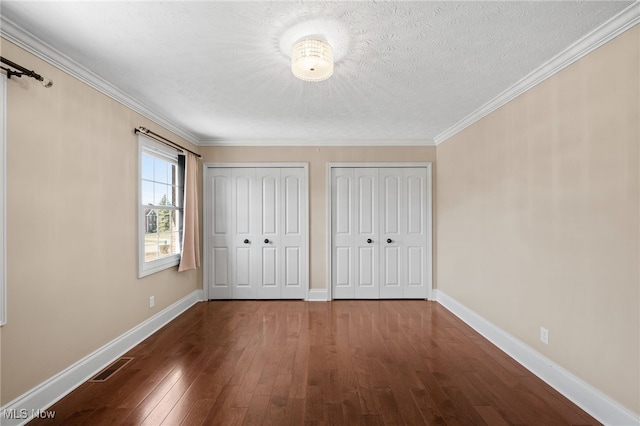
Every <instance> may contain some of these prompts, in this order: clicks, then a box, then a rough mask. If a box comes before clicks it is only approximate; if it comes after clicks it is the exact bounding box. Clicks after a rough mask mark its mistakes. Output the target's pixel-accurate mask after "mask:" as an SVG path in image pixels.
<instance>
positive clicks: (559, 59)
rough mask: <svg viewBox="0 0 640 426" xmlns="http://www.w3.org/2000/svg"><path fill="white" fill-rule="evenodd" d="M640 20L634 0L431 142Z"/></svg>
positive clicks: (448, 135) (468, 123) (449, 134)
mask: <svg viewBox="0 0 640 426" xmlns="http://www.w3.org/2000/svg"><path fill="white" fill-rule="evenodd" d="M639 22H640V2H638V1H637V0H636V1H634V2H633V4H631V5H629V6H628V7H627V8H625V9H624V10H623V11H621V12H620V13H618V14H617V15H616V16H614V17H613V18H611V19H609V20H608V21H606V22H605V23H604V24H602V25H600V26H599V27H598V28H596V29H595V30H593V31H591V32H590V33H588V34H587V35H585V36H584V37H582V38H581V39H579V40H578V41H576V42H575V43H573V44H572V45H571V46H569V47H568V48H566V49H565V50H563V51H562V52H560V53H559V54H557V55H556V56H554V57H553V58H551V60H549V61H548V62H547V63H545V64H543V65H542V66H540V67H539V68H537V69H536V70H534V71H533V72H531V73H530V74H528V75H527V76H526V77H524V78H522V79H521V80H520V81H518V82H517V83H515V84H514V85H513V86H511V87H510V88H508V89H507V90H505V91H504V92H502V93H501V94H500V95H498V96H497V97H495V98H493V99H492V100H491V101H489V102H487V103H486V104H484V105H483V106H481V107H480V108H478V109H477V110H475V111H474V112H472V113H471V114H469V115H468V116H466V117H465V118H463V119H462V120H460V121H459V122H457V123H456V124H454V125H453V126H451V127H449V128H448V129H447V130H445V131H444V132H442V133H440V134H439V135H438V136H436V137H435V138H434V143H435V145H440V144H441V143H443V142H445V141H446V140H447V139H449V138H451V137H452V136H454V135H456V134H457V133H459V132H461V131H463V130H464V129H466V128H467V127H469V126H471V125H472V124H474V123H475V122H476V121H478V120H480V119H481V118H483V117H486V116H487V115H489V114H491V113H492V112H493V111H495V110H497V109H498V108H500V107H501V106H503V105H505V104H506V103H508V102H510V101H512V100H513V99H515V98H516V97H518V96H520V95H521V94H523V93H524V92H526V91H527V90H529V89H531V88H533V87H534V86H536V85H538V84H539V83H541V82H543V81H544V80H546V79H547V78H549V77H551V76H552V75H554V74H555V73H557V72H559V71H561V70H563V69H564V68H566V67H568V66H569V65H571V64H572V63H574V62H576V61H577V60H578V59H580V58H582V57H583V56H585V55H587V54H589V53H591V52H592V51H594V50H595V49H597V48H599V47H600V46H602V45H603V44H605V43H606V42H608V41H610V40H612V39H613V38H615V37H617V36H618V35H620V34H622V33H623V32H625V31H627V30H629V29H631V28H632V27H633V26H635V25H637V24H638V23H639Z"/></svg>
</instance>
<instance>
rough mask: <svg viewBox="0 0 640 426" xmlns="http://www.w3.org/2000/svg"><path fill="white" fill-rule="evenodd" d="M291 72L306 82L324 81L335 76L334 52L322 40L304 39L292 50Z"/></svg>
mask: <svg viewBox="0 0 640 426" xmlns="http://www.w3.org/2000/svg"><path fill="white" fill-rule="evenodd" d="M291 71H292V72H293V75H295V76H296V77H298V78H299V79H300V80H304V81H322V80H326V79H327V78H329V77H331V75H332V74H333V50H332V49H331V46H330V45H329V44H327V43H326V42H324V41H322V40H317V39H304V40H300V41H298V42H296V43H295V44H294V45H293V48H292V49H291Z"/></svg>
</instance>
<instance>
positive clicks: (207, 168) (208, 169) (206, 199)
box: [202, 163, 311, 300]
mask: <svg viewBox="0 0 640 426" xmlns="http://www.w3.org/2000/svg"><path fill="white" fill-rule="evenodd" d="M272 167H273V168H302V169H304V178H305V184H306V186H307V187H306V191H304V199H303V200H302V203H303V204H304V205H305V206H306V207H307V220H306V222H307V225H306V229H305V248H306V251H307V262H306V263H307V265H306V267H305V270H304V271H303V273H304V274H305V276H306V282H307V289H306V290H305V299H308V298H309V287H310V286H311V283H310V281H309V267H310V266H309V265H310V263H311V259H310V252H309V216H310V210H309V163H204V164H203V165H202V169H203V173H202V174H203V177H202V178H203V188H202V192H203V197H202V232H203V238H202V240H203V242H202V244H203V250H202V255H203V257H204V259H203V262H202V264H203V266H204V267H203V268H202V292H203V299H204V300H209V268H210V266H211V265H209V254H210V253H209V243H210V229H209V226H210V224H209V222H208V220H207V218H208V217H210V214H211V208H210V205H211V199H210V194H211V188H210V185H209V173H212V169H216V168H272Z"/></svg>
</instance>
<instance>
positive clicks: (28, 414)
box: [2, 408, 56, 420]
mask: <svg viewBox="0 0 640 426" xmlns="http://www.w3.org/2000/svg"><path fill="white" fill-rule="evenodd" d="M2 417H3V418H4V419H7V420H26V419H29V418H33V419H54V418H55V417H56V412H55V411H51V410H27V409H26V408H21V409H16V408H14V409H11V410H3V411H2Z"/></svg>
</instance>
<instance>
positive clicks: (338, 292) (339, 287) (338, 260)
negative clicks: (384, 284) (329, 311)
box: [331, 168, 355, 299]
mask: <svg viewBox="0 0 640 426" xmlns="http://www.w3.org/2000/svg"><path fill="white" fill-rule="evenodd" d="M353 196H354V182H353V169H349V168H334V169H332V178H331V206H332V209H331V223H332V228H333V229H332V231H331V232H332V235H333V247H332V249H331V257H332V259H331V262H332V265H334V267H333V268H332V271H331V282H332V289H333V298H335V299H352V298H354V297H355V280H354V277H355V272H354V263H355V262H354V254H353V253H354V250H353V244H354V232H353V219H352V216H353V214H352V212H353V208H354V204H355V201H354V199H353Z"/></svg>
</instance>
